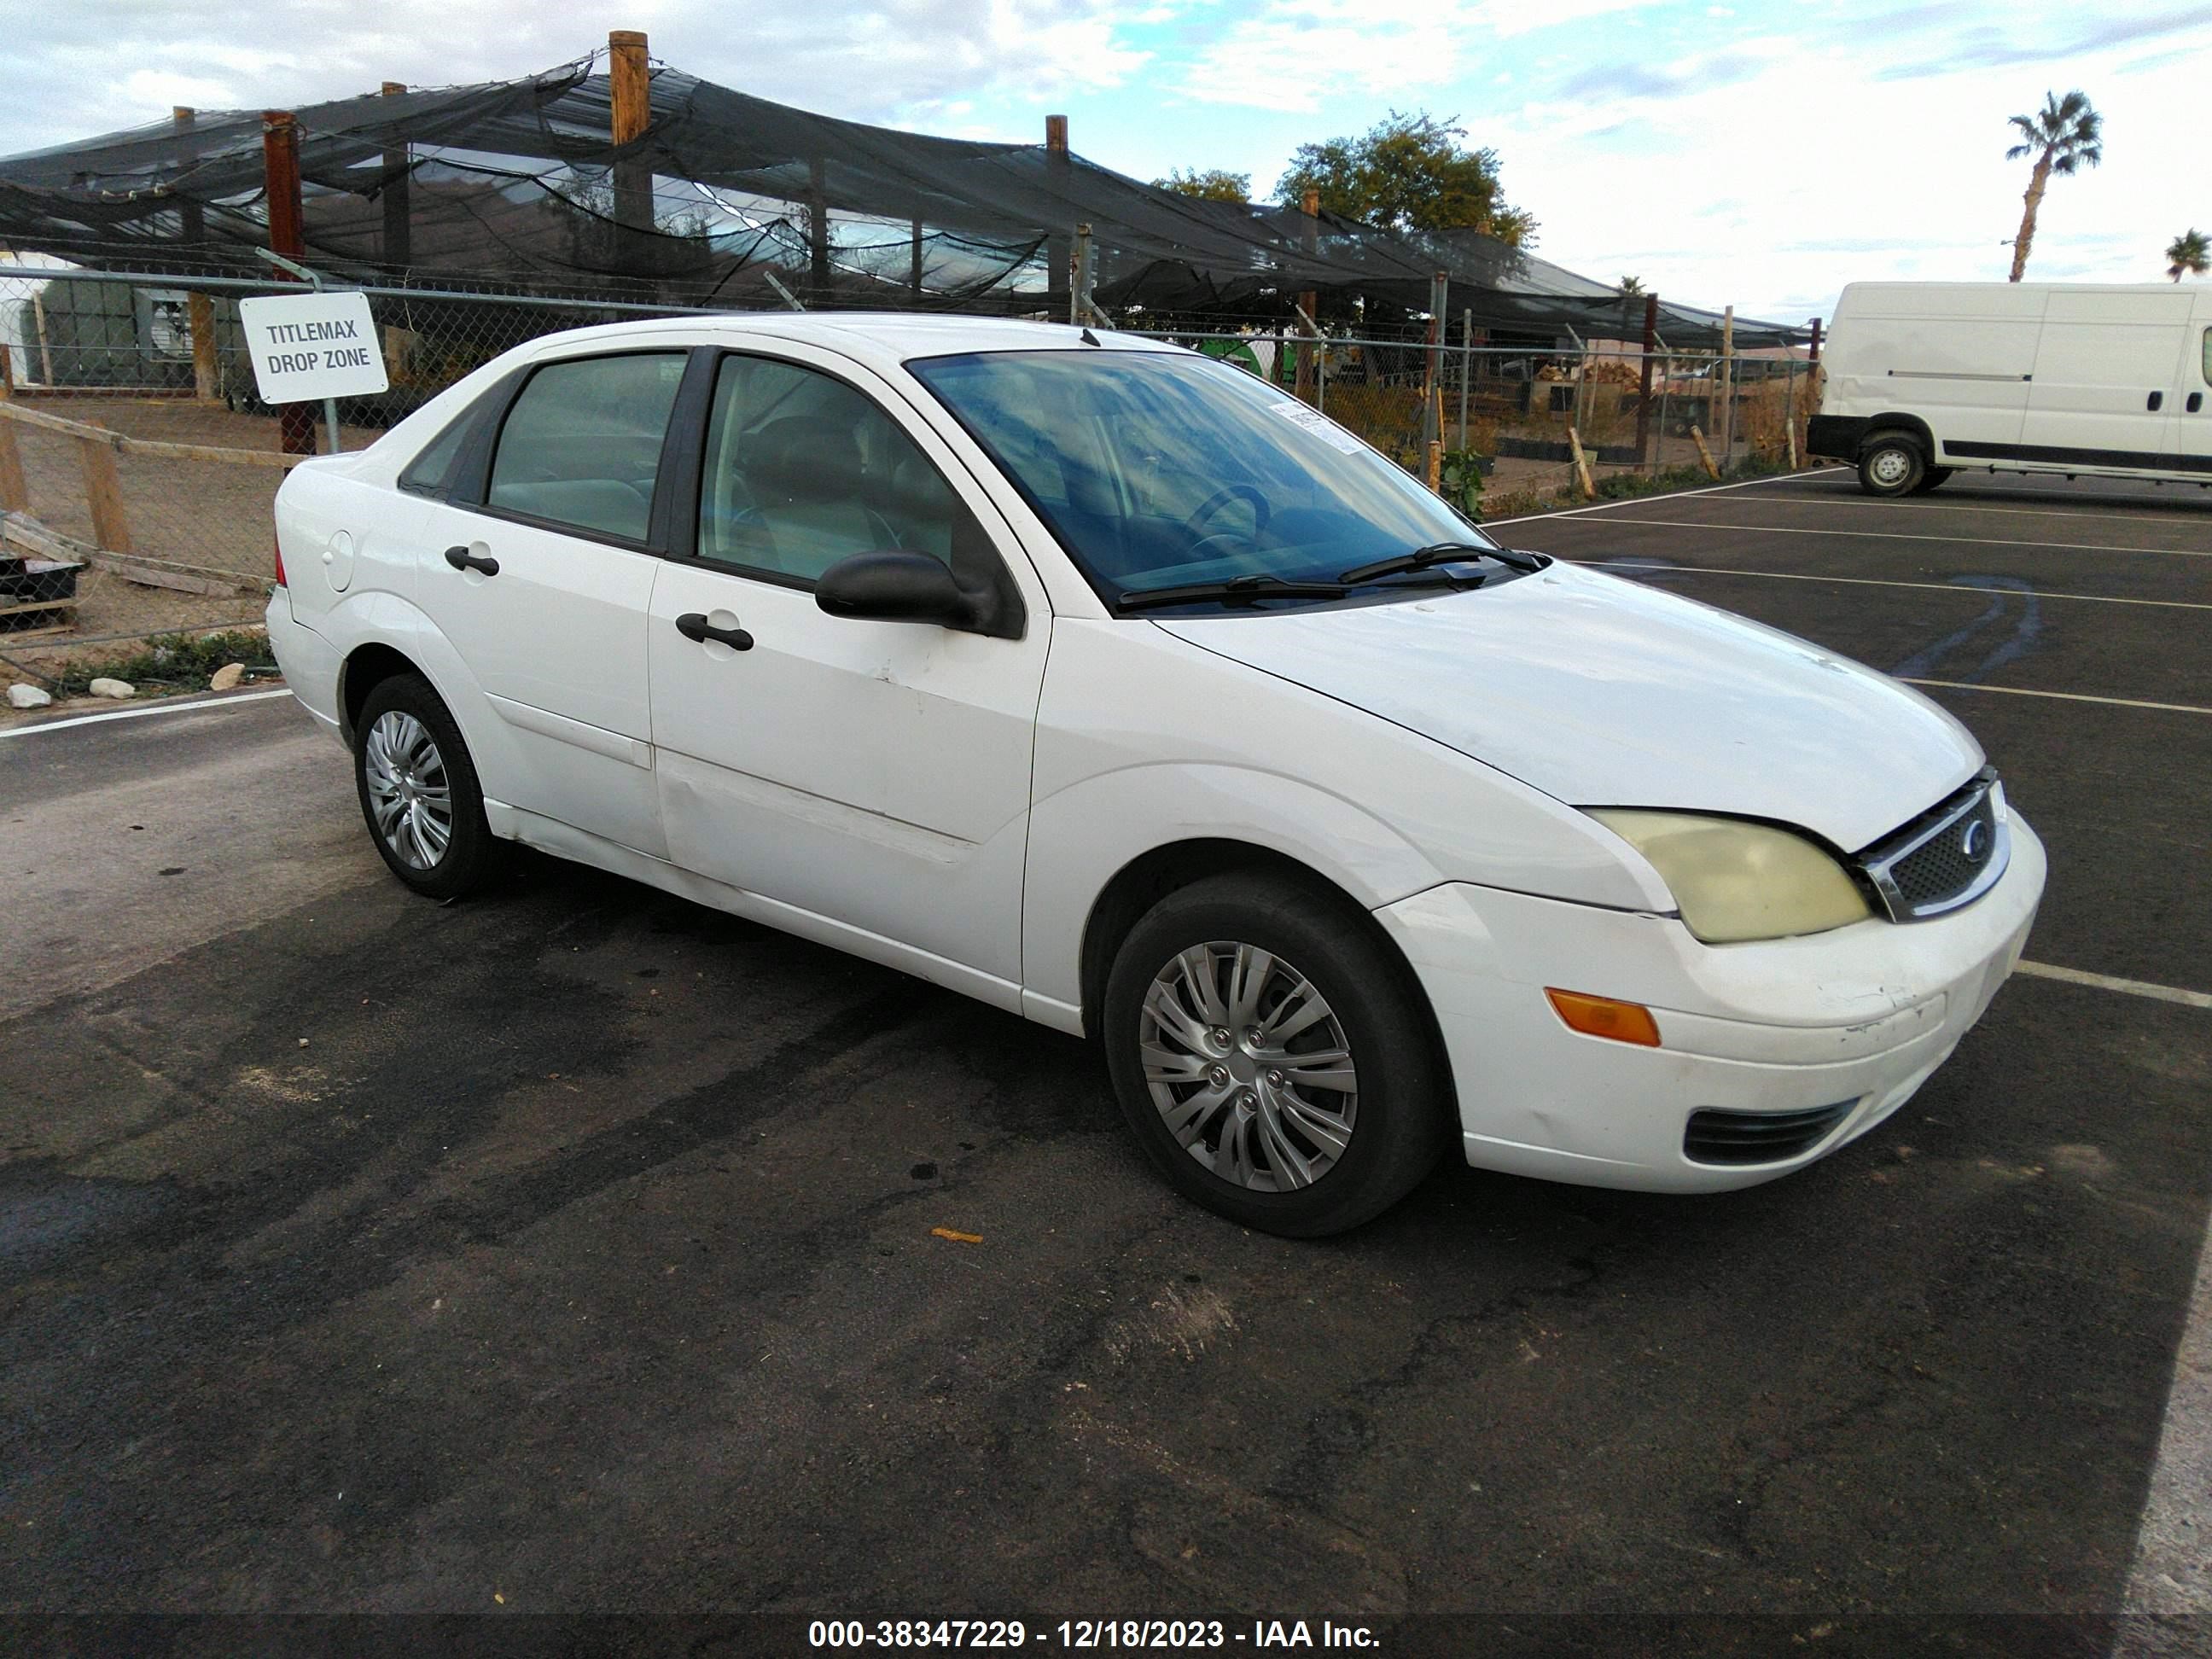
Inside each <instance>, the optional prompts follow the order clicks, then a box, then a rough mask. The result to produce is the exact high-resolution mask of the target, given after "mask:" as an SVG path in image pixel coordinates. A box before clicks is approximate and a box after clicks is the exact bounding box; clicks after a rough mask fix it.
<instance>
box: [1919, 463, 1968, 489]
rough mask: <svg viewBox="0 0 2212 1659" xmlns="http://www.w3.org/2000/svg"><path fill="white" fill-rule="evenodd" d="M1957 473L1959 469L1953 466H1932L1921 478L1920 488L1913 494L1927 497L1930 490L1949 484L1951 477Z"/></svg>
mask: <svg viewBox="0 0 2212 1659" xmlns="http://www.w3.org/2000/svg"><path fill="white" fill-rule="evenodd" d="M1955 471H1958V468H1956V467H1953V466H1931V467H1929V469H1928V471H1926V472H1925V473H1923V475H1922V476H1921V479H1920V485H1919V488H1917V489H1915V490H1914V491H1913V492H1912V493H1913V494H1914V495H1926V494H1927V493H1928V492H1929V490H1931V489H1937V488H1939V487H1940V486H1941V485H1942V484H1944V483H1948V482H1949V480H1950V477H1951V475H1952V474H1953V473H1954V472H1955Z"/></svg>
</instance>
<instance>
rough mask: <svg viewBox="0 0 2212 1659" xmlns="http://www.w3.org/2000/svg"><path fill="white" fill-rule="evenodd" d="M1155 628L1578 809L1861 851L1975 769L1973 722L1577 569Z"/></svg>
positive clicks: (1813, 652)
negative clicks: (1761, 821)
mask: <svg viewBox="0 0 2212 1659" xmlns="http://www.w3.org/2000/svg"><path fill="white" fill-rule="evenodd" d="M1493 580H1495V579H1493ZM1156 620H1157V621H1158V626H1159V627H1161V628H1163V629H1166V630H1167V631H1168V632H1169V633H1170V634H1173V635H1176V637H1177V638H1179V639H1183V640H1187V641H1189V642H1191V643H1192V644H1194V645H1197V646H1200V647H1204V648H1205V649H1206V650H1208V651H1212V652H1214V653H1218V654H1219V655H1221V656H1224V657H1227V658H1230V659H1233V660H1235V661H1237V662H1241V663H1244V664H1246V665H1249V666H1251V667H1253V668H1256V669H1259V670H1261V671H1263V672H1266V673H1268V674H1273V675H1275V676H1277V677H1278V678H1282V679H1285V680H1289V681H1291V683H1293V684H1297V685H1303V686H1305V687H1307V688H1309V689H1310V690H1315V691H1318V692H1320V693H1321V694H1322V695H1323V696H1328V697H1334V698H1335V699H1336V700H1337V701H1339V702H1345V703H1349V704H1351V705H1352V706H1353V707H1355V708H1364V709H1366V710H1368V711H1370V713H1372V714H1377V715H1380V716H1381V717H1382V718H1383V719H1384V720H1389V721H1392V722H1393V723H1395V724H1396V725H1399V726H1406V727H1407V728H1408V729H1410V730H1412V731H1415V732H1420V733H1421V734H1422V735H1424V736H1425V737H1428V738H1433V739H1435V740H1436V741H1437V742H1438V743H1441V744H1447V745H1449V747H1451V748H1453V749H1455V750H1459V751H1460V752H1461V753H1462V754H1464V755H1468V756H1471V757H1474V759H1476V760H1479V761H1481V762H1483V763H1486V764H1487V765H1490V766H1492V767H1495V768H1497V769H1498V770H1499V771H1502V772H1505V773H1508V774H1510V775H1512V776H1514V777H1516V778H1518V779H1520V780H1521V781H1522V782H1524V783H1527V784H1529V785H1531V786H1533V787H1535V788H1538V789H1541V790H1542V791H1543V792H1544V793H1546V794H1548V795H1552V796H1553V797H1555V798H1557V799H1559V800H1563V801H1565V802H1567V803H1568V804H1569V805H1576V806H1647V807H1662V808H1673V809H1675V810H1679V811H1699V812H1720V813H1726V814H1729V815H1733V816H1739V817H1757V818H1770V819H1773V820H1775V821H1777V822H1778V823H1790V824H1796V825H1798V826H1800V827H1801V828H1803V829H1810V830H1812V831H1813V832H1814V834H1816V835H1819V836H1823V837H1825V838H1826V840H1828V841H1829V842H1832V843H1833V844H1834V845H1836V846H1837V847H1839V848H1843V849H1844V850H1845V851H1856V850H1857V849H1858V848H1862V847H1864V846H1865V845H1867V844H1868V843H1869V842H1872V841H1874V840H1875V839H1877V838H1878V837H1880V836H1881V835H1883V834H1884V833H1885V832H1887V831H1888V830H1891V829H1895V828H1896V827H1897V826H1898V825H1899V824H1901V823H1905V821H1906V820H1907V819H1909V818H1911V817H1914V816H1915V815H1916V814H1917V813H1919V812H1920V811H1923V809H1925V808H1926V807H1928V806H1929V805H1933V804H1934V803H1935V802H1936V801H1937V800H1940V799H1942V797H1943V796H1945V795H1947V794H1948V793H1950V792H1951V791H1953V790H1954V789H1956V788H1958V787H1960V785H1961V784H1962V783H1964V782H1965V781H1966V780H1967V779H1969V778H1971V777H1972V775H1974V773H1975V772H1976V771H1977V770H1978V769H1979V768H1980V766H1981V765H1982V751H1981V748H1980V745H1978V744H1976V743H1975V741H1974V739H1973V738H1972V734H1970V733H1969V732H1967V730H1966V727H1965V726H1961V725H1960V724H1959V722H1958V721H1957V720H1954V719H1952V718H1951V716H1950V715H1949V714H1946V713H1945V712H1944V711H1943V710H1942V709H1941V708H1938V707H1936V704H1934V703H1933V702H1929V700H1928V699H1927V698H1925V697H1923V696H1921V695H1920V694H1919V693H1918V692H1917V691H1914V690H1911V688H1910V687H1909V686H1905V685H1901V684H1899V683H1898V682H1897V681H1895V680H1893V679H1891V678H1888V677H1887V675H1883V674H1878V673H1876V672H1875V671H1873V670H1872V669H1870V668H1866V667H1863V666H1861V665H1859V664H1857V663H1855V662H1852V661H1850V659H1847V658H1844V657H1839V656H1838V655H1836V654H1835V653H1833V652H1831V651H1824V650H1822V649H1821V648H1820V647H1819V646H1816V645H1813V644H1810V643H1808V641H1804V640H1801V639H1798V638H1796V636H1794V635H1789V634H1784V633H1782V632H1779V631H1778V630H1777V629H1771V628H1766V627H1763V626H1761V625H1760V624H1759V623H1753V622H1747V621H1745V620H1744V619H1743V618H1742V617H1735V616H1731V615H1729V613H1728V612H1726V611H1716V610H1714V609H1712V608H1711V606H1709V605H1699V604H1698V603H1697V602H1696V601H1694V600H1692V599H1683V598H1681V597H1680V595H1678V594H1674V593H1667V592H1660V591H1659V590H1657V589H1656V588H1652V587H1648V586H1642V585H1639V584H1638V583H1635V582H1632V581H1627V580H1623V579H1621V578H1620V577H1616V576H1608V575H1606V574H1603V573H1601V572H1598V571H1593V570H1586V569H1583V568H1577V567H1576V566H1572V565H1564V564H1559V563H1553V564H1552V565H1549V566H1547V568H1545V569H1544V570H1543V571H1542V572H1541V573H1540V574H1534V575H1528V576H1522V577H1520V578H1517V579H1516V580H1510V581H1502V582H1498V583H1497V585H1496V586H1489V587H1486V588H1483V589H1480V590H1479V591H1475V592H1459V593H1436V594H1430V593H1423V594H1422V595H1421V597H1420V598H1419V599H1402V600H1399V601H1397V602H1395V603H1392V604H1387V605H1352V606H1348V607H1342V608H1339V609H1334V610H1323V611H1292V612H1286V613H1264V614H1263V613H1241V614H1235V615H1227V616H1218V617H1172V618H1159V619H1156Z"/></svg>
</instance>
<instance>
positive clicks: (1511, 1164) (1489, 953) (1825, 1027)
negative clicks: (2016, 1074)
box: [1376, 813, 2046, 1192]
mask: <svg viewBox="0 0 2212 1659" xmlns="http://www.w3.org/2000/svg"><path fill="white" fill-rule="evenodd" d="M2010 825H2011V829H2012V836H2013V842H2012V862H2011V864H2010V866H2008V868H2007V870H2006V872H2005V874H2004V877H2003V878H2002V880H2000V881H1999V882H1998V883H1997V884H1996V886H1994V887H1992V888H1991V889H1990V890H1989V891H1988V892H1987V893H1985V894H1984V895H1983V896H1981V897H1980V898H1979V899H1978V900H1977V901H1976V902H1974V903H1972V904H1971V905H1969V906H1967V907H1966V908H1964V909H1961V910H1959V911H1956V912H1954V913H1953V914H1952V915H1946V916H1942V917H1940V918H1937V919H1936V920H1933V921H1920V922H1912V923H1907V924H1898V923H1894V922H1890V921H1864V922H1858V923H1856V924H1854V925H1852V926H1851V927H1839V928H1837V929H1834V930H1833V931H1832V932H1829V933H1814V934H1808V935H1806V936H1804V937H1802V938H1797V939H1774V940H1770V941H1765V942H1761V943H1757V944H1748V945H1705V944H1701V943H1700V942H1699V941H1698V940H1697V939H1694V938H1692V936H1691V934H1690V933H1689V930H1688V929H1687V928H1686V927H1683V926H1682V924H1681V923H1680V921H1675V920H1674V919H1672V918H1668V917H1662V916H1654V915H1634V914H1631V913H1628V912H1624V911H1619V910H1603V909H1599V908H1595V907H1593V906H1589V905H1582V904H1571V903H1565V902H1561V901H1559V900H1554V899H1543V898H1535V897H1532V896H1529V895H1528V894H1524V893H1509V892H1504V891H1501V890H1498V889H1495V888H1487V887H1476V886H1471V885H1467V884H1452V885H1448V886H1443V887H1436V888H1431V889H1430V890H1428V891H1426V892H1424V893H1419V894H1416V895H1415V896H1413V897H1412V898H1409V899H1405V900H1402V901H1401V902H1399V903H1396V904H1393V905H1388V906H1385V907H1384V908H1382V909H1381V910H1378V911H1377V912H1376V919H1377V920H1378V921H1381V922H1382V924H1383V927H1384V928H1385V929H1386V930H1388V931H1389V933H1390V934H1391V936H1392V937H1393V938H1394V939H1396V940H1397V942H1398V944H1399V946H1400V948H1401V949H1402V950H1403V951H1405V953H1406V957H1407V961H1408V962H1410V963H1412V964H1413V970H1414V972H1415V973H1416V974H1418V975H1419V976H1420V979H1421V981H1422V984H1423V985H1424V987H1425V988H1426V990H1427V992H1428V994H1429V999H1430V1002H1431V1006H1432V1007H1433V1008H1434V1010H1435V1012H1436V1016H1437V1024H1438V1025H1439V1027H1440V1028H1441V1030H1442V1031H1443V1038H1444V1046H1445V1048H1446V1049H1447V1051H1448V1053H1449V1057H1450V1060H1451V1066H1452V1073H1453V1079H1454V1082H1455V1085H1456V1087H1457V1091H1458V1096H1459V1109H1460V1118H1461V1127H1462V1134H1463V1137H1464V1140H1465V1144H1466V1150H1467V1158H1468V1163H1470V1164H1476V1165H1479V1166H1481V1167H1484V1168H1488V1169H1496V1170H1510V1171H1513V1172H1515V1173H1517V1174H1522V1175H1530V1176H1540V1177H1541V1178H1543V1179H1546V1180H1550V1181H1565V1182H1577V1183H1579V1184H1582V1185H1585V1186H1597V1187H1621V1188H1642V1189H1646V1190H1651V1191H1661V1192H1719V1191H1723V1190H1726V1189H1728V1188H1735V1187H1747V1186H1753V1185H1755V1184H1757V1183H1758V1182H1763V1181H1771V1180H1772V1179H1774V1178H1775V1177H1776V1176H1781V1175H1786V1174H1788V1173H1789V1172H1790V1171H1791V1170H1796V1169H1799V1168H1802V1166H1803V1165H1805V1164H1810V1163H1812V1162H1814V1160H1815V1159H1817V1158H1822V1157H1825V1156H1826V1154H1827V1153H1829V1152H1833V1151H1835V1150H1836V1149H1837V1148H1838V1146H1844V1145H1845V1144H1846V1143H1847V1142H1849V1141H1850V1140H1853V1139H1857V1137H1858V1136H1860V1135H1862V1134H1864V1133H1866V1132H1867V1131H1868V1130H1869V1129H1871V1128H1873V1127H1875V1125H1876V1124H1878V1123H1880V1122H1881V1121H1882V1120H1883V1119H1884V1118H1886V1117H1887V1116H1888V1115H1890V1114H1891V1113H1892V1112H1894V1111H1895V1110H1896V1109H1898V1108H1899V1107H1900V1106H1902V1105H1903V1104H1904V1103H1905V1101H1907V1100H1908V1099H1910V1098H1911V1096H1912V1094H1913V1091H1915V1090H1917V1089H1918V1088H1919V1086H1920V1085H1921V1084H1923V1082H1925V1081H1926V1080H1927V1079H1928V1076H1929V1073H1932V1072H1933V1071H1935V1069H1936V1067H1937V1066H1940V1065H1942V1063H1943V1061H1944V1060H1946V1059H1948V1057H1949V1055H1950V1053H1951V1051H1952V1049H1954V1048H1956V1047H1957V1046H1958V1043H1959V1040H1960V1038H1961V1037H1962V1036H1965V1035H1966V1031H1967V1030H1968V1029H1969V1028H1971V1027H1972V1025H1973V1024H1974V1022H1975V1021H1976V1020H1978V1019H1979V1018H1981V1016H1982V1012H1983V1011H1984V1009H1985V1008H1987V1007H1988V1006H1989V1003H1990V998H1991V997H1993V996H1994V995H1995V994H1996V991H1997V988H1998V987H2000V986H2001V985H2002V984H2003V983H2004V981H2005V979H2006V978H2007V976H2008V975H2010V974H2011V972H2012V969H2013V965H2014V963H2016V962H2018V961H2019V959H2020V954H2021V950H2022V948H2023V947H2024V946H2025V945H2026V944H2027V934H2028V929H2029V927H2031V926H2032V925H2033V921H2034V920H2035V909H2036V905H2037V903H2038V902H2039V900H2040V899H2041V898H2042V896H2043V884H2044V877H2045V868H2046V866H2045V856H2044V851H2043V844H2042V842H2040V841H2039V840H2038V839H2037V838H2036V836H2035V833H2034V831H2033V830H2032V829H2029V828H2028V827H2027V824H2026V823H2024V822H2022V821H2021V818H2020V817H2019V816H2018V814H2017V813H2015V814H2014V815H2013V816H2012V817H2011V820H2010ZM1547 986H1548V987H1556V988H1558V989H1561V990H1568V991H1581V992H1585V993H1589V994H1594V995H1597V996H1605V997H1614V998H1619V999H1621V1000H1626V1001H1631V1002H1639V1003H1642V1004H1644V1006H1646V1007H1648V1008H1650V1010H1651V1012H1652V1014H1653V1016H1654V1018H1655V1019H1656V1021H1657V1024H1658V1027H1659V1034H1660V1046H1659V1047H1658V1048H1639V1047H1636V1046H1634V1045H1632V1044H1629V1043H1624V1042H1614V1041H1611V1040H1608V1039H1606V1038H1602V1037H1593V1036H1583V1035H1582V1034H1580V1033H1578V1032H1576V1031H1572V1030H1569V1029H1568V1028H1567V1027H1566V1026H1565V1024H1563V1023H1561V1021H1560V1020H1559V1018H1558V1017H1557V1016H1556V1015H1554V1014H1553V1012H1552V1009H1551V1007H1550V1006H1549V1005H1548V1004H1547V1002H1546V1000H1545V998H1544V990H1545V987H1547ZM1831 1106H1844V1107H1845V1108H1846V1109H1844V1111H1843V1112H1842V1113H1841V1114H1840V1115H1839V1116H1838V1119H1837V1121H1835V1123H1834V1126H1833V1127H1832V1128H1829V1129H1828V1130H1826V1133H1823V1134H1821V1135H1820V1138H1819V1139H1817V1140H1816V1141H1814V1143H1813V1144H1811V1145H1810V1146H1807V1147H1806V1148H1805V1149H1804V1150H1802V1152H1796V1153H1795V1154H1794V1155H1793V1156H1790V1157H1788V1158H1778V1159H1777V1160H1775V1161H1773V1162H1771V1163H1758V1164H1713V1163H1707V1162H1702V1161H1698V1160H1695V1159H1692V1158H1690V1157H1687V1156H1686V1155H1685V1152H1684V1146H1683V1141H1684V1135H1685V1131H1686V1127H1687V1126H1688V1122H1689V1118H1690V1115H1691V1114H1692V1112H1695V1111H1699V1110H1701V1109H1704V1110H1708V1111H1711V1110H1718V1111H1723V1112H1742V1113H1790V1112H1806V1111H1809V1110H1811V1109H1815V1108H1820V1107H1831Z"/></svg>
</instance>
